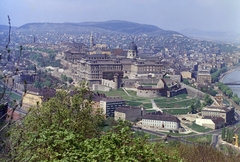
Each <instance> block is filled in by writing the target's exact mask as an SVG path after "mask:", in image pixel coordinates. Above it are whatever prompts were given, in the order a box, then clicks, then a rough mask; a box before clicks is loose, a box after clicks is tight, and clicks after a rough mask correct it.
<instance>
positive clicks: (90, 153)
mask: <svg viewBox="0 0 240 162" xmlns="http://www.w3.org/2000/svg"><path fill="white" fill-rule="evenodd" d="M75 92H77V93H76V94H75V95H73V96H72V95H69V93H67V92H66V91H59V92H58V93H57V96H56V97H55V98H52V99H50V100H49V101H47V102H45V103H43V105H41V106H40V105H39V106H37V107H34V108H32V109H31V110H30V111H29V113H28V115H27V116H26V117H25V118H24V119H23V121H21V122H20V123H17V124H16V125H15V126H13V127H12V129H11V130H10V131H9V139H8V140H7V142H6V145H5V146H6V148H5V152H6V153H7V152H9V154H7V155H8V156H5V159H4V160H6V161H7V160H9V161H20V162H21V161H34V162H35V161H70V162H71V161H149V160H150V161H178V159H179V158H178V157H177V155H176V156H169V155H167V154H166V153H163V152H161V150H162V147H163V146H162V145H160V144H150V143H148V142H147V138H144V139H142V138H137V137H135V136H134V134H133V133H132V131H131V130H130V127H129V126H126V124H125V123H122V124H119V125H118V126H116V127H114V128H113V129H112V130H111V131H109V132H107V133H103V132H102V131H101V126H102V125H103V116H102V114H101V113H100V111H94V110H93V108H92V100H91V95H90V94H91V93H90V92H89V90H88V89H87V88H84V87H83V86H82V87H81V88H80V89H79V90H78V91H75Z"/></svg>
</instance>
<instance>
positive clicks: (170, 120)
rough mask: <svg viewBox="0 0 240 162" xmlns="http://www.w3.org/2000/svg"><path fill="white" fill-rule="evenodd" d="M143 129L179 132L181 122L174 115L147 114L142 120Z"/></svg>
mask: <svg viewBox="0 0 240 162" xmlns="http://www.w3.org/2000/svg"><path fill="white" fill-rule="evenodd" d="M142 128H146V129H156V130H163V129H165V130H173V131H178V130H179V128H180V120H179V119H178V118H177V117H175V116H173V115H169V114H162V113H160V112H156V113H151V114H145V115H144V116H143V118H142Z"/></svg>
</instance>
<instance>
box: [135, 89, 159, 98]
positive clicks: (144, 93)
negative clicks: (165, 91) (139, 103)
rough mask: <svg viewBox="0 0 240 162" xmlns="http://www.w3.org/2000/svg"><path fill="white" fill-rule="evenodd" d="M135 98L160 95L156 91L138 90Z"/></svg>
mask: <svg viewBox="0 0 240 162" xmlns="http://www.w3.org/2000/svg"><path fill="white" fill-rule="evenodd" d="M137 96H139V97H147V98H151V97H159V96H161V93H160V91H159V90H157V89H146V90H140V89H138V90H137Z"/></svg>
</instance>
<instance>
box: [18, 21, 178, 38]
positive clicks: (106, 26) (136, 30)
mask: <svg viewBox="0 0 240 162" xmlns="http://www.w3.org/2000/svg"><path fill="white" fill-rule="evenodd" d="M85 28H89V29H101V30H110V31H114V32H121V33H127V34H146V33H148V34H151V33H161V34H164V35H169V34H170V35H171V34H179V33H178V32H175V31H165V30H163V29H161V28H159V27H157V26H154V25H147V24H139V23H133V22H128V21H121V20H111V21H104V22H81V23H70V22H66V23H28V24H25V25H22V26H20V27H19V28H18V29H19V30H25V29H27V30H29V29H30V30H44V31H48V30H65V31H69V30H81V29H85Z"/></svg>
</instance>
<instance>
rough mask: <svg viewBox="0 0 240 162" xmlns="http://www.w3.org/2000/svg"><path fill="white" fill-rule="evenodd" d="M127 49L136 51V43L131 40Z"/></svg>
mask: <svg viewBox="0 0 240 162" xmlns="http://www.w3.org/2000/svg"><path fill="white" fill-rule="evenodd" d="M129 50H134V51H137V45H136V44H135V43H134V42H132V43H131V44H130V45H129Z"/></svg>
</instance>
